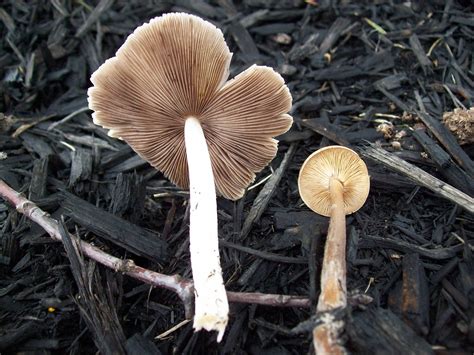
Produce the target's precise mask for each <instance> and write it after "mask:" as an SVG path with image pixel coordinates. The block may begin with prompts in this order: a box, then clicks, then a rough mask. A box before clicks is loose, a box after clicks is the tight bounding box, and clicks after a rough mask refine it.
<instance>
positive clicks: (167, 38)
mask: <svg viewBox="0 0 474 355" xmlns="http://www.w3.org/2000/svg"><path fill="white" fill-rule="evenodd" d="M231 57H232V54H231V53H230V51H229V48H228V47H227V45H226V43H225V41H224V36H223V34H222V32H221V31H220V30H219V29H218V28H216V27H215V26H214V25H212V24H210V23H209V22H206V21H204V20H202V19H201V18H199V17H197V16H193V15H188V14H184V13H171V14H166V15H163V16H161V17H157V18H154V19H152V20H151V21H150V22H149V23H146V24H144V25H142V26H140V27H138V28H137V29H136V30H135V31H134V33H133V34H131V35H130V36H129V37H128V38H127V40H126V41H125V43H124V44H123V45H122V47H121V48H120V49H119V50H118V51H117V53H116V56H115V57H113V58H111V59H109V60H107V61H106V62H105V63H104V64H103V65H102V66H101V67H100V68H99V69H97V71H96V72H95V73H94V74H93V75H92V77H91V81H92V83H93V84H94V86H93V87H91V88H90V89H89V91H88V96H89V107H90V108H91V109H92V110H93V111H95V112H94V114H93V118H94V123H96V124H99V125H101V126H103V127H104V128H107V129H109V130H110V131H109V135H111V136H114V137H120V138H122V139H123V140H125V141H126V142H127V143H128V144H129V145H130V146H131V147H132V148H133V149H134V150H135V151H136V152H137V153H138V154H139V155H140V156H141V157H142V158H144V159H145V160H147V161H148V162H150V164H151V165H153V166H154V167H155V168H157V169H158V170H160V171H161V172H163V174H164V175H165V176H167V177H168V178H169V179H170V180H171V181H172V182H173V183H175V184H176V185H178V186H180V187H182V188H188V187H189V177H188V166H187V161H186V150H185V144H184V123H185V121H186V119H187V118H188V117H195V118H197V119H199V121H200V122H201V125H202V127H203V130H204V135H205V136H206V140H207V142H208V148H209V152H210V156H211V162H212V168H213V172H214V177H215V183H216V190H217V193H219V194H220V195H222V196H224V197H226V198H229V199H234V200H235V199H238V198H240V197H241V196H242V195H243V193H244V191H245V188H246V187H247V186H248V185H249V184H250V183H251V182H252V181H253V180H254V179H255V173H257V172H259V171H260V170H261V169H263V168H264V167H265V166H266V165H267V164H268V163H269V162H270V161H271V160H272V159H273V157H274V156H275V154H276V152H277V141H276V140H275V139H273V138H272V137H274V136H277V135H280V134H283V133H284V132H286V131H287V130H288V129H289V128H290V126H291V124H292V122H293V120H292V118H291V116H289V115H287V114H286V112H288V111H289V109H290V108H291V101H292V99H291V95H290V92H289V90H288V88H287V87H286V85H285V83H284V80H283V78H282V77H281V76H280V75H279V74H278V73H276V72H275V71H273V70H272V69H271V68H268V67H263V66H255V65H254V66H252V67H250V68H248V69H247V70H245V71H244V72H242V73H241V74H240V75H238V76H236V77H235V78H234V79H233V80H230V81H227V82H226V80H227V77H228V75H229V65H230V60H231Z"/></svg>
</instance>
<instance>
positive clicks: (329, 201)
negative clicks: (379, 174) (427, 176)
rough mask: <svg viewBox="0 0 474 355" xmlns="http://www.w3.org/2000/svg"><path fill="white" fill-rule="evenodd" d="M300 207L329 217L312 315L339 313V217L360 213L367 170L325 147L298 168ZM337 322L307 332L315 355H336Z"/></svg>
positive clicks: (342, 265)
mask: <svg viewBox="0 0 474 355" xmlns="http://www.w3.org/2000/svg"><path fill="white" fill-rule="evenodd" d="M298 188H299V192H300V196H301V198H302V200H303V202H304V203H305V204H306V205H307V206H308V207H309V208H310V209H312V210H313V211H314V212H316V213H318V214H320V215H323V216H326V217H330V222H329V229H328V235H327V239H326V246H325V249H324V259H323V267H322V270H321V294H320V296H319V299H318V304H317V308H316V310H317V311H318V312H326V311H331V310H334V309H337V308H344V307H346V305H347V291H346V221H345V216H346V215H347V214H351V213H354V212H356V211H357V210H358V209H359V208H361V207H362V206H363V205H364V203H365V201H366V199H367V196H368V194H369V188H370V179H369V174H368V171H367V166H366V165H365V163H364V161H363V160H362V159H360V157H359V156H358V155H357V153H356V152H354V151H353V150H351V149H349V148H346V147H340V146H329V147H325V148H322V149H319V150H317V151H316V152H314V153H313V154H311V155H310V156H309V157H308V158H307V159H306V160H305V162H304V163H303V166H302V167H301V169H300V174H299V177H298ZM339 328H340V322H334V319H332V318H331V317H330V316H329V317H326V318H325V319H324V321H323V323H322V324H321V325H319V326H317V327H316V328H315V329H314V331H313V339H314V347H315V350H316V353H317V354H342V353H344V351H343V348H342V346H341V345H340V344H338V343H337V333H338V331H340V329H339Z"/></svg>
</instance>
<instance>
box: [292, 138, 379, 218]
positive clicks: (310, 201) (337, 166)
mask: <svg viewBox="0 0 474 355" xmlns="http://www.w3.org/2000/svg"><path fill="white" fill-rule="evenodd" d="M332 177H334V178H336V179H338V180H339V181H340V182H341V184H342V185H343V188H344V191H343V199H344V212H345V214H351V213H354V212H355V211H357V210H358V209H359V208H361V207H362V206H363V204H364V203H365V201H366V200H367V196H368V195H369V188H370V179H369V173H368V171H367V166H366V165H365V163H364V161H363V160H362V159H361V158H360V157H359V155H357V153H356V152H354V151H353V150H351V149H349V148H346V147H342V146H329V147H325V148H322V149H319V150H317V151H316V152H314V153H313V154H311V155H310V156H309V157H308V158H307V159H306V160H305V162H304V163H303V166H302V167H301V169H300V175H299V177H298V188H299V191H300V196H301V198H302V199H303V201H304V203H305V204H306V205H307V206H308V207H309V208H311V209H312V210H313V211H314V212H316V213H318V214H320V215H323V216H327V217H329V216H330V215H331V205H332V201H331V194H330V192H329V181H330V180H331V178H332Z"/></svg>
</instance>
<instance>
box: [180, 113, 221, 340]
mask: <svg viewBox="0 0 474 355" xmlns="http://www.w3.org/2000/svg"><path fill="white" fill-rule="evenodd" d="M184 138H185V144H186V155H187V158H188V168H189V191H190V204H191V210H190V227H189V243H190V246H189V248H190V252H191V269H192V272H193V280H194V293H195V315H194V324H193V327H194V329H195V330H196V331H198V330H200V329H206V330H208V331H210V330H216V331H218V332H219V334H218V336H217V341H220V340H221V339H222V336H223V335H224V331H225V328H226V325H227V321H228V313H229V303H228V301H227V294H226V291H225V287H224V281H223V279H222V269H221V265H220V259H219V240H218V236H217V204H216V190H215V185H214V175H213V172H212V165H211V159H210V156H209V150H208V147H207V142H206V138H205V136H204V132H203V130H202V127H201V124H200V122H199V120H198V119H196V118H194V117H190V118H188V119H186V123H185V126H184Z"/></svg>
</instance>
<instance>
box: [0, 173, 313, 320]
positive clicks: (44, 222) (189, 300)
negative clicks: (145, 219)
mask: <svg viewBox="0 0 474 355" xmlns="http://www.w3.org/2000/svg"><path fill="white" fill-rule="evenodd" d="M0 197H2V198H4V199H5V200H6V201H8V202H9V203H10V204H12V205H13V206H14V207H15V208H16V210H17V211H18V212H20V213H22V214H24V215H25V216H27V217H28V218H29V219H31V220H32V221H33V222H36V223H37V224H38V225H40V226H41V227H42V228H43V229H44V230H45V231H46V232H47V233H48V234H49V235H50V236H51V238H53V239H55V240H58V241H62V237H61V233H60V231H59V224H58V221H56V220H55V219H53V218H51V217H50V216H49V214H48V213H47V212H45V211H43V210H41V209H40V208H39V207H38V206H37V205H36V204H35V203H33V202H32V201H30V200H28V199H27V198H25V197H24V196H23V195H22V194H20V193H19V192H17V191H15V190H13V189H12V188H11V187H10V186H8V185H7V184H6V183H5V182H4V181H3V180H0ZM70 236H71V238H74V239H76V238H75V237H74V236H73V235H71V234H70ZM77 243H78V245H79V247H80V249H81V250H82V253H83V254H84V255H86V256H88V257H89V258H91V259H93V260H95V261H97V262H98V263H100V264H102V265H105V266H107V267H109V268H111V269H114V270H115V271H118V272H122V273H124V274H125V275H128V276H130V277H133V278H135V279H137V280H140V281H142V282H144V283H147V284H150V285H152V286H156V287H161V288H165V289H167V290H170V291H173V292H174V293H176V294H177V296H178V297H179V298H180V300H181V301H182V302H183V305H184V309H185V314H186V318H191V317H192V315H193V313H194V312H193V307H194V288H193V283H192V281H190V280H187V279H184V278H182V277H181V276H179V275H165V274H160V273H158V272H155V271H152V270H148V269H145V268H143V267H140V266H138V265H135V263H134V262H133V260H130V259H119V258H116V257H115V256H112V255H110V254H107V253H106V252H104V251H102V250H100V249H99V248H97V247H95V246H93V245H91V244H89V243H87V242H85V241H82V240H78V241H77ZM227 297H228V299H229V301H231V302H237V303H253V304H260V305H267V306H275V307H305V308H306V307H309V306H310V300H309V299H308V298H305V297H302V296H291V295H278V294H264V293H248V292H227Z"/></svg>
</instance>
